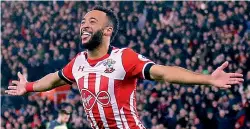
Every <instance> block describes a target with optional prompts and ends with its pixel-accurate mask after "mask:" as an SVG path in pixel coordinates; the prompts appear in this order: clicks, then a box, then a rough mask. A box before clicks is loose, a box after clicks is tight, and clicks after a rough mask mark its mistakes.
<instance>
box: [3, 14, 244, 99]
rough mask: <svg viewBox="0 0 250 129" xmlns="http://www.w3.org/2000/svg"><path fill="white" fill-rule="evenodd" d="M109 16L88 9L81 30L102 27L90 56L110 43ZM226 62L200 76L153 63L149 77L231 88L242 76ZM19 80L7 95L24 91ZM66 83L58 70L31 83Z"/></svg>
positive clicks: (39, 87)
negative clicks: (209, 73) (233, 70)
mask: <svg viewBox="0 0 250 129" xmlns="http://www.w3.org/2000/svg"><path fill="white" fill-rule="evenodd" d="M108 21H109V20H108V18H107V16H106V14H105V13H104V12H101V11H97V10H93V11H90V12H88V13H87V14H86V15H85V16H84V18H83V20H82V22H81V27H80V30H84V31H88V32H89V33H92V34H93V33H95V32H97V31H98V30H100V29H102V30H103V37H102V43H101V44H100V45H99V46H98V47H97V48H96V49H94V50H91V51H90V50H88V51H87V52H88V58H89V59H98V58H100V57H102V56H104V55H105V54H106V53H107V51H108V47H109V45H110V39H111V36H112V32H113V26H112V25H111V24H109V22H108ZM81 38H82V43H83V44H85V43H88V41H89V40H90V39H91V36H90V37H87V38H86V37H85V38H84V37H82V36H81ZM227 66H228V62H225V63H223V64H222V65H221V66H220V67H218V68H217V69H216V70H215V71H214V72H213V73H212V74H211V75H202V74H199V73H195V72H192V71H189V70H187V69H184V68H181V67H176V66H163V65H153V66H152V67H151V69H150V77H151V78H152V79H154V80H156V81H165V82H170V83H179V84H200V85H212V86H216V87H219V88H223V89H226V88H230V87H231V85H232V84H240V83H242V82H243V79H242V77H243V75H242V74H239V73H226V72H224V69H225V68H226V67H227ZM18 77H19V81H17V80H15V81H12V83H13V84H14V85H12V86H9V87H8V90H6V91H5V93H7V94H10V95H24V94H25V93H27V91H26V89H25V86H26V83H27V80H26V79H25V78H24V76H23V75H22V74H21V73H20V72H18ZM65 84H66V82H64V81H63V80H61V79H60V77H59V76H58V71H57V72H54V73H50V74H48V75H46V76H44V77H43V78H41V79H40V80H38V81H36V82H35V83H34V86H33V88H34V90H35V91H37V92H42V91H48V90H51V89H53V88H56V87H58V86H62V85H65Z"/></svg>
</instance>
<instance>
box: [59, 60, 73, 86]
mask: <svg viewBox="0 0 250 129" xmlns="http://www.w3.org/2000/svg"><path fill="white" fill-rule="evenodd" d="M74 62H75V58H73V59H72V60H71V61H70V62H69V63H68V64H67V65H66V66H65V67H64V68H63V69H61V70H59V72H58V75H59V77H60V78H61V79H63V80H64V81H65V82H67V83H68V84H72V83H74V82H75V78H74V76H73V73H72V68H73V65H74Z"/></svg>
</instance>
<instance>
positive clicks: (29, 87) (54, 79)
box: [5, 72, 67, 95]
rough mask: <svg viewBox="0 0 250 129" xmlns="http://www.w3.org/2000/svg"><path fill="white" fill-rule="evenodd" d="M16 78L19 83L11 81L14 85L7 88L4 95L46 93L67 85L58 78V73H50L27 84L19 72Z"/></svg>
mask: <svg viewBox="0 0 250 129" xmlns="http://www.w3.org/2000/svg"><path fill="white" fill-rule="evenodd" d="M18 78H19V81H17V80H15V81H12V83H13V84H15V85H13V86H8V90H6V91H5V93H7V94H9V95H24V94H25V93H27V92H33V91H34V92H42V91H48V90H51V89H53V88H56V87H58V86H62V85H65V84H67V83H66V82H65V81H64V80H62V79H61V78H60V77H59V75H58V72H54V73H50V74H48V75H46V76H44V77H43V78H41V79H40V80H38V81H36V82H28V81H27V80H26V78H25V77H24V76H23V75H22V74H21V73H20V72H18Z"/></svg>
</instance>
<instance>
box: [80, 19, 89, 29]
mask: <svg viewBox="0 0 250 129" xmlns="http://www.w3.org/2000/svg"><path fill="white" fill-rule="evenodd" d="M89 27H90V26H89V23H88V22H87V21H86V22H84V23H82V24H81V28H82V29H88V28H89Z"/></svg>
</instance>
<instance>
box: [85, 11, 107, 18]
mask: <svg viewBox="0 0 250 129" xmlns="http://www.w3.org/2000/svg"><path fill="white" fill-rule="evenodd" d="M90 18H95V19H97V20H101V19H106V18H107V17H106V13H104V12H102V11H99V10H92V11H89V12H88V13H87V14H85V16H84V17H83V19H85V20H88V19H90Z"/></svg>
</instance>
